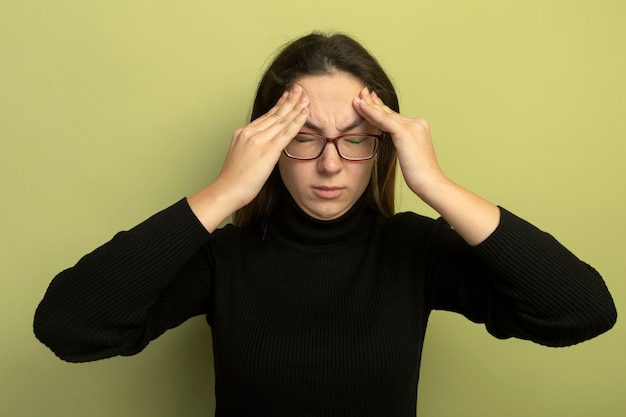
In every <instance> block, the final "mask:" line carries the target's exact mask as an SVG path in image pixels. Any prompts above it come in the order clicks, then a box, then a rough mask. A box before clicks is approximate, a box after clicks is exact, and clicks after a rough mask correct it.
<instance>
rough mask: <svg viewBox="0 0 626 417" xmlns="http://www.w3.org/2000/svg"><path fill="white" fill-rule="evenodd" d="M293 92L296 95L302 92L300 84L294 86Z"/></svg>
mask: <svg viewBox="0 0 626 417" xmlns="http://www.w3.org/2000/svg"><path fill="white" fill-rule="evenodd" d="M291 92H292V93H294V94H298V93H299V92H300V86H299V85H298V84H296V85H294V86H293V88H292V89H291Z"/></svg>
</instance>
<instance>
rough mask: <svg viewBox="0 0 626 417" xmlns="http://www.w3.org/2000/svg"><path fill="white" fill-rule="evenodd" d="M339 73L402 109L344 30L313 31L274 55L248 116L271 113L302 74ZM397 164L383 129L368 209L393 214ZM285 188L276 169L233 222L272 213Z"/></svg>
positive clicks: (382, 74) (389, 86) (243, 223)
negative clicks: (358, 82)
mask: <svg viewBox="0 0 626 417" xmlns="http://www.w3.org/2000/svg"><path fill="white" fill-rule="evenodd" d="M336 72H345V73H348V74H351V75H353V76H354V77H356V78H357V79H359V80H360V81H361V82H362V83H363V84H364V85H365V86H366V87H367V88H369V89H370V91H375V92H376V94H378V96H379V97H380V98H381V100H382V101H383V102H384V103H385V104H386V105H387V106H389V107H390V108H391V109H393V110H394V111H396V112H399V111H400V108H399V105H398V97H397V95H396V91H395V89H394V87H393V84H392V83H391V80H390V79H389V77H388V76H387V74H386V73H385V71H384V70H383V69H382V67H381V66H380V64H379V63H378V61H377V60H376V59H375V58H374V57H373V56H372V55H371V54H370V53H369V52H368V51H367V50H366V49H365V48H364V47H363V46H362V45H361V44H359V43H358V42H357V41H355V40H354V39H352V38H351V37H349V36H347V35H344V34H330V35H327V34H323V33H319V32H314V33H311V34H309V35H306V36H304V37H302V38H299V39H296V40H295V41H293V42H291V43H289V44H287V45H286V46H285V47H284V48H283V49H282V50H281V51H280V52H279V53H278V55H277V56H276V57H275V58H274V60H273V61H272V63H271V64H270V66H269V67H268V69H267V71H266V72H265V74H264V75H263V77H262V79H261V81H260V82H259V86H258V89H257V93H256V97H255V99H254V104H253V107H252V114H251V117H250V120H251V121H252V120H255V119H256V118H258V117H260V116H262V115H263V114H265V113H267V112H268V111H269V110H270V109H271V108H272V107H273V106H274V105H275V104H276V102H277V101H278V99H279V98H280V96H281V95H282V93H283V92H284V91H285V90H286V89H288V88H289V87H290V86H291V85H292V84H293V83H294V82H295V81H296V79H298V78H299V77H302V76H305V75H322V74H332V73H336ZM396 165H397V155H396V150H395V147H394V146H393V142H392V140H391V135H390V134H389V133H386V132H385V133H384V136H383V138H382V140H381V141H380V146H379V149H378V153H377V155H376V162H375V164H374V168H373V169H372V175H371V177H370V182H369V185H368V187H367V189H366V191H365V193H366V197H365V198H366V199H367V204H368V205H369V207H370V208H371V209H373V210H375V211H377V212H379V213H381V214H382V215H383V216H385V217H389V216H392V215H393V214H394V213H395V178H396ZM281 186H282V179H281V178H280V173H279V172H278V168H274V171H273V172H272V174H271V175H270V177H269V178H268V180H267V181H266V182H265V185H264V186H263V188H262V189H261V191H260V192H259V194H258V195H257V196H256V197H255V198H254V199H253V200H252V201H251V202H250V203H249V204H247V205H246V206H244V207H242V208H241V209H239V210H237V211H236V212H235V213H234V214H233V223H234V224H236V225H238V226H246V225H249V224H251V223H253V222H255V221H257V220H259V219H261V218H263V217H264V216H266V215H267V214H269V213H270V212H272V211H273V210H274V209H275V208H276V206H277V205H278V202H279V199H280V188H281Z"/></svg>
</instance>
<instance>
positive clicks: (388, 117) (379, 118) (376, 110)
mask: <svg viewBox="0 0 626 417" xmlns="http://www.w3.org/2000/svg"><path fill="white" fill-rule="evenodd" d="M354 107H355V109H356V110H357V112H358V113H359V114H360V115H361V116H363V117H364V118H365V119H366V120H367V121H368V122H370V123H372V124H373V125H374V126H376V127H378V128H379V129H381V130H383V131H386V132H392V131H393V130H395V129H394V128H395V127H397V126H396V125H397V123H398V120H397V119H398V117H399V114H398V113H396V112H394V111H393V110H391V109H390V108H389V107H387V106H386V105H385V104H384V103H383V102H382V100H380V98H378V96H376V97H374V96H372V94H370V93H369V91H367V90H366V89H364V90H363V91H362V92H361V93H360V94H359V96H357V97H355V99H354Z"/></svg>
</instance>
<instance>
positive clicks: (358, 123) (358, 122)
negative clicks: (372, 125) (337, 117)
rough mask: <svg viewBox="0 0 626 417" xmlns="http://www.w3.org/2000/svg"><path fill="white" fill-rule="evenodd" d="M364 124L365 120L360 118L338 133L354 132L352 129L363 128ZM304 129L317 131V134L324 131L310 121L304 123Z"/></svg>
mask: <svg viewBox="0 0 626 417" xmlns="http://www.w3.org/2000/svg"><path fill="white" fill-rule="evenodd" d="M363 122H365V119H363V118H362V117H359V118H357V119H355V120H354V121H353V122H352V123H350V124H349V125H347V126H345V127H343V128H341V129H338V131H339V132H340V133H343V132H347V131H349V130H352V129H354V128H356V127H359V126H361V125H362V124H363ZM304 127H306V128H307V129H312V130H315V131H317V132H321V131H322V130H323V129H322V128H321V127H319V126H317V125H316V124H315V123H313V122H310V121H308V120H307V121H306V122H305V123H304Z"/></svg>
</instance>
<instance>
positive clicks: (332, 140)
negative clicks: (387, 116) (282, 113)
mask: <svg viewBox="0 0 626 417" xmlns="http://www.w3.org/2000/svg"><path fill="white" fill-rule="evenodd" d="M298 135H311V136H315V137H317V138H320V139H324V141H325V142H324V146H323V147H322V150H321V151H320V153H319V154H317V156H314V157H311V158H299V157H297V156H293V155H290V154H289V153H288V152H287V148H285V149H283V153H284V154H285V155H287V157H288V158H291V159H295V160H298V161H312V160H314V159H317V158H319V157H320V156H322V154H323V153H324V150H325V149H326V145H328V144H329V143H332V144H333V145H335V149H336V150H337V155H339V157H340V158H341V159H344V160H346V161H367V160H369V159H372V158H373V157H375V156H376V154H377V153H378V146H379V144H380V141H381V140H382V138H383V136H384V135H385V134H384V133H379V134H374V133H346V134H343V135H339V136H336V137H334V138H329V137H327V136H324V135H319V134H317V133H311V132H298ZM348 136H369V137H372V138H374V139H376V142H375V144H374V152H373V153H372V155H371V156H368V157H367V158H347V157H345V156H343V155H342V154H341V151H340V150H339V145H337V141H338V140H339V139H343V138H345V137H348Z"/></svg>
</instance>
